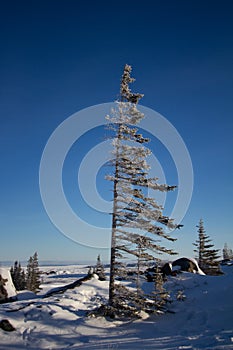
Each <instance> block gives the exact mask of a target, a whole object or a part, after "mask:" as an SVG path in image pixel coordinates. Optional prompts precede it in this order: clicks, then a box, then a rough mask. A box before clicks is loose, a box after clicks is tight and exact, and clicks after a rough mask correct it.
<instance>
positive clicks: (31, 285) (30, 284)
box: [26, 252, 40, 293]
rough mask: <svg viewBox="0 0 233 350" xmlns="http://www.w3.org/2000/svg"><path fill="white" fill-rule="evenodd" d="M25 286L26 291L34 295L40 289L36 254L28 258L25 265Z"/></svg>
mask: <svg viewBox="0 0 233 350" xmlns="http://www.w3.org/2000/svg"><path fill="white" fill-rule="evenodd" d="M26 286H27V289H28V290H31V291H32V292H34V293H36V292H38V291H39V287H40V270H39V263H38V255H37V252H35V253H34V255H33V256H30V258H29V260H28V264H27V273H26Z"/></svg>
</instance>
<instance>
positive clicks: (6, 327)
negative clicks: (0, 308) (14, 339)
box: [0, 319, 15, 332]
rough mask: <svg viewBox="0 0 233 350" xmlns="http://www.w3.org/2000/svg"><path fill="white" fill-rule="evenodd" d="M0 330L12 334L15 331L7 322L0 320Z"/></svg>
mask: <svg viewBox="0 0 233 350" xmlns="http://www.w3.org/2000/svg"><path fill="white" fill-rule="evenodd" d="M0 328H1V329H3V330H4V331H6V332H13V331H15V328H14V327H13V326H12V324H11V323H10V322H9V321H8V320H7V319H4V320H1V321H0Z"/></svg>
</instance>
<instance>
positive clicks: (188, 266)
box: [172, 258, 198, 272]
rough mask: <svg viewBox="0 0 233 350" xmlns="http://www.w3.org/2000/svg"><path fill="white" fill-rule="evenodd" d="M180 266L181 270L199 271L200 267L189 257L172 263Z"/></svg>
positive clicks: (173, 265)
mask: <svg viewBox="0 0 233 350" xmlns="http://www.w3.org/2000/svg"><path fill="white" fill-rule="evenodd" d="M175 266H179V267H180V270H181V271H187V272H197V271H198V267H197V265H196V264H195V262H193V261H192V260H190V259H188V258H180V259H177V260H175V261H173V263H172V267H175Z"/></svg>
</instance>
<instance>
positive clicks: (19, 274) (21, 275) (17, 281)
mask: <svg viewBox="0 0 233 350" xmlns="http://www.w3.org/2000/svg"><path fill="white" fill-rule="evenodd" d="M10 273H11V277H12V281H13V283H14V286H15V289H16V290H24V289H25V288H26V276H25V272H24V270H23V269H22V267H21V264H20V262H18V261H15V263H14V267H11V269H10Z"/></svg>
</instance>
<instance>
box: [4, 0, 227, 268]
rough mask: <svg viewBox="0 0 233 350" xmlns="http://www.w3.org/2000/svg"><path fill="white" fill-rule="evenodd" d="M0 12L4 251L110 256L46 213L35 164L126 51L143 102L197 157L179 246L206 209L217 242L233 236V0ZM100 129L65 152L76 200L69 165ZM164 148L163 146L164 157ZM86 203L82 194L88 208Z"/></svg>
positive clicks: (48, 4)
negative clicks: (68, 232) (56, 223)
mask: <svg viewBox="0 0 233 350" xmlns="http://www.w3.org/2000/svg"><path fill="white" fill-rule="evenodd" d="M0 17H1V18H0V28H1V31H0V33H1V34H0V35H1V56H0V61H1V64H0V76H1V86H0V93H1V94H0V102H1V128H0V133H1V139H0V143H1V147H0V151H1V172H0V179H1V212H0V217H1V221H0V235H1V245H0V261H2V260H15V259H20V260H25V259H27V258H28V257H29V256H30V255H32V254H33V253H34V251H38V254H39V258H40V259H41V260H75V261H77V262H81V261H87V260H95V259H96V256H97V254H99V253H100V254H101V255H102V258H103V260H107V259H108V257H109V252H108V250H101V249H94V248H88V247H84V246H82V245H79V244H77V243H74V242H72V241H71V240H69V239H68V238H67V237H65V236H64V235H63V234H62V233H60V232H59V231H58V230H57V229H56V228H55V227H54V225H53V224H52V223H51V222H50V220H49V218H48V216H47V214H46V212H45V209H44V207H43V204H42V200H41V197H40V190H39V165H40V159H41V156H42V152H43V149H44V147H45V145H46V142H47V140H48V138H49V137H50V135H51V134H52V132H53V131H54V130H55V129H56V128H57V127H58V125H59V124H60V123H62V122H63V121H64V120H65V119H66V118H68V117H69V116H70V115H72V114H74V113H75V112H77V111H80V110H81V109H83V108H87V107H89V106H92V105H96V104H101V103H107V102H111V101H114V100H115V99H116V97H117V95H118V92H119V81H120V77H121V74H122V69H123V66H124V64H125V63H128V64H131V65H132V66H133V76H135V78H136V82H135V84H134V90H135V91H139V92H143V93H144V95H145V96H144V98H143V100H142V104H143V105H144V106H147V107H149V108H151V109H153V110H156V111H158V112H159V113H161V114H162V115H163V116H164V117H166V118H167V119H168V120H169V121H170V122H171V123H172V124H173V125H174V127H175V128H176V129H177V130H178V132H179V133H180V135H181V136H182V138H183V140H184V142H185V144H186V146H187V148H188V150H189V153H190V156H191V159H192V163H193V169H194V191H193V197H192V201H191V204H190V207H189V210H188V212H187V214H186V216H185V218H184V220H183V224H184V228H183V229H182V230H180V231H179V232H178V233H177V237H178V241H177V243H176V249H177V250H178V251H179V253H180V255H192V254H193V247H192V242H194V241H195V239H196V238H197V231H196V227H195V226H196V225H197V224H198V221H199V219H200V218H201V217H202V218H203V220H204V223H205V228H206V231H207V234H209V235H210V236H211V238H212V239H213V242H214V244H215V246H216V248H220V249H222V248H223V245H224V243H225V242H227V243H228V245H229V246H231V247H233V238H232V237H233V236H232V223H231V220H232V218H231V215H232V198H233V185H232V175H233V171H232V170H233V169H232V168H233V166H232V149H233V137H232V132H233V120H232V118H233V117H232V115H233V114H232V112H233V102H232V101H233V99H232V96H233V83H232V81H233V76H232V75H233V64H232V62H233V57H232V56H233V45H232V42H233V20H232V19H233V3H232V1H227V0H226V1H222V2H220V1H199V0H196V1H192V0H191V1H182V0H177V1H172V0H170V1H166V0H165V1H148V0H145V1H143V2H139V1H135V2H133V1H121V0H119V1H117V2H116V3H111V2H109V1H98V2H96V1H88V2H81V1H74V0H73V1H72V0H68V1H53V0H50V1H43V0H42V1H33V2H32V1H23V0H22V1H20V2H18V1H9V2H5V3H4V4H2V5H1V14H0ZM103 119H104V116H103ZM104 134H106V132H105V131H103V130H102V131H101V130H100V129H98V130H95V131H94V134H93V133H92V134H91V135H89V136H88V135H86V137H83V139H82V140H80V142H81V144H80V146H79V147H76V148H77V160H75V145H74V147H73V148H72V150H71V153H70V155H69V157H68V158H67V163H66V167H65V170H66V173H65V174H66V175H64V187H66V188H65V192H66V193H67V198H70V203H71V206H74V207H75V197H74V194H75V193H76V192H77V201H80V202H81V198H80V195H79V193H78V189H77V184H76V183H75V180H74V175H73V174H74V169H76V168H75V167H77V166H78V164H79V162H80V161H81V158H82V154H84V153H85V150H88V149H90V147H91V145H93V144H94V143H93V140H95V142H96V143H98V142H100V141H99V140H101V141H102V140H103V138H104V137H105V135H104ZM154 142H155V143H156V141H154ZM158 147H159V146H158ZM80 150H82V152H79V151H80ZM83 150H84V152H83ZM155 153H156V151H155ZM165 153H166V152H165V151H161V154H159V156H158V157H161V158H160V159H159V160H160V161H161V163H164V164H166V163H167V160H166V154H165ZM72 159H73V160H72ZM100 175H101V176H100ZM102 175H104V174H103V170H101V171H100V173H99V175H98V178H99V180H98V183H97V185H99V189H98V190H99V192H100V193H101V194H102V195H103V197H105V198H107V197H108V196H109V191H110V189H109V186H110V184H109V183H106V182H105V181H103V180H102V179H101V177H102ZM72 177H73V179H72ZM168 177H169V175H168ZM170 177H172V176H170ZM66 179H67V181H66ZM69 179H71V181H69ZM176 180H177V179H176V177H175V176H174V181H176ZM169 181H170V178H169ZM171 181H172V182H173V178H171ZM171 181H170V182H171ZM105 186H107V187H106V188H105ZM69 193H70V194H71V195H69ZM88 210H89V209H88V207H86V208H85V206H83V214H82V215H84V216H85V217H87V218H88V217H90V216H91V215H92V214H91V212H89V211H88ZM96 215H97V214H96ZM100 218H102V216H99V217H98V219H97V218H96V220H97V221H98V222H99V221H100V220H102V219H100ZM93 220H94V218H93ZM104 220H106V219H104ZM97 221H96V223H95V224H97ZM106 222H107V220H106ZM105 224H106V223H105ZM77 230H78V228H77ZM84 234H85V233H84Z"/></svg>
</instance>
